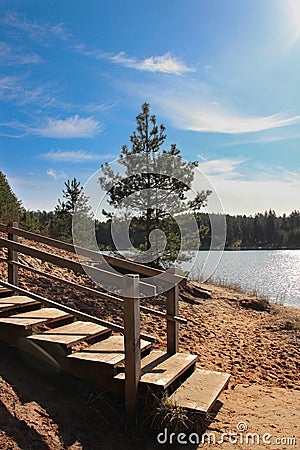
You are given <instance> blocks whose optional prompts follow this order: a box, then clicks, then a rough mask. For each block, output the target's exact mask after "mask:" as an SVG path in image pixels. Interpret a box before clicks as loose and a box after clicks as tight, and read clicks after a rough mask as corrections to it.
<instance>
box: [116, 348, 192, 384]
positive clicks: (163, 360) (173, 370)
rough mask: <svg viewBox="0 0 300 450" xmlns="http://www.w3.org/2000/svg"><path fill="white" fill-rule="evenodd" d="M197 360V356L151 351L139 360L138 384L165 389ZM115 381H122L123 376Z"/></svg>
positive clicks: (119, 376)
mask: <svg viewBox="0 0 300 450" xmlns="http://www.w3.org/2000/svg"><path fill="white" fill-rule="evenodd" d="M197 360H198V356H197V355H191V354H186V353H176V354H175V355H169V354H168V353H165V352H161V351H152V352H151V353H150V354H149V355H147V356H145V358H143V359H142V360H141V363H142V367H141V379H140V383H143V384H146V385H148V386H158V387H160V388H162V389H167V387H168V386H170V384H172V383H173V381H175V380H176V379H177V378H178V377H180V375H182V374H183V373H184V372H185V371H186V370H188V369H189V368H190V367H191V366H192V365H193V364H195V363H196V362H197ZM115 379H117V380H124V379H125V374H124V373H120V374H118V375H116V376H115Z"/></svg>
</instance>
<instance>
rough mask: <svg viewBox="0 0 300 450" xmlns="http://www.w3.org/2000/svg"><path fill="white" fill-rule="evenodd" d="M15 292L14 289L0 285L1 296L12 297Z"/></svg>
mask: <svg viewBox="0 0 300 450" xmlns="http://www.w3.org/2000/svg"><path fill="white" fill-rule="evenodd" d="M13 293H14V292H13V290H12V289H8V288H4V287H0V298H3V297H10V296H11V295H13Z"/></svg>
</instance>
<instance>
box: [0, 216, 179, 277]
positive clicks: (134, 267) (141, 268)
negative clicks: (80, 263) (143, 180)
mask: <svg viewBox="0 0 300 450" xmlns="http://www.w3.org/2000/svg"><path fill="white" fill-rule="evenodd" d="M0 231H3V232H7V233H12V234H15V235H17V236H20V237H23V238H25V239H28V240H32V241H35V242H40V243H42V244H46V245H49V246H51V247H55V248H58V249H60V250H65V251H67V252H70V253H76V248H77V249H78V252H79V253H80V255H85V256H87V257H89V256H90V257H91V259H93V260H96V259H97V256H98V258H99V254H98V253H97V252H95V251H93V250H89V249H85V248H83V247H77V246H76V248H75V247H74V245H73V244H69V243H67V242H63V241H59V240H57V239H53V238H49V237H47V236H43V235H41V234H37V233H32V232H31V231H25V230H22V229H21V228H18V227H12V226H11V225H4V224H1V223H0ZM101 257H102V258H104V259H105V261H106V262H107V263H108V264H109V265H110V266H112V267H115V268H117V269H121V270H124V271H126V273H128V272H133V273H137V274H139V275H143V276H145V277H155V276H158V275H160V277H161V279H162V280H165V281H171V282H175V283H176V284H181V285H183V284H185V283H186V279H185V278H183V277H180V276H178V275H171V274H168V273H166V272H164V271H163V270H160V269H155V268H153V267H149V266H145V265H143V264H139V263H135V262H133V261H128V260H126V259H122V258H116V257H114V256H109V255H104V254H103V253H101Z"/></svg>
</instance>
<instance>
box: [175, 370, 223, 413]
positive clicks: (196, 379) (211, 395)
mask: <svg viewBox="0 0 300 450" xmlns="http://www.w3.org/2000/svg"><path fill="white" fill-rule="evenodd" d="M229 379H230V375H229V374H228V373H223V372H212V371H210V370H202V369H196V370H195V371H194V372H193V373H192V375H191V376H190V377H189V378H188V379H187V380H185V382H184V383H183V384H182V385H181V386H180V387H179V388H178V389H177V390H176V391H175V392H174V393H173V394H172V395H171V396H170V401H171V402H172V403H174V404H176V405H180V406H181V407H183V408H184V409H187V410H190V411H193V412H197V413H200V414H207V413H208V412H209V411H210V410H211V409H212V407H213V406H214V404H215V402H216V401H217V399H218V397H219V395H220V394H221V392H222V391H223V389H225V388H226V387H227V385H228V382H229Z"/></svg>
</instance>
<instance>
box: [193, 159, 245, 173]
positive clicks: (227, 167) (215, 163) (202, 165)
mask: <svg viewBox="0 0 300 450" xmlns="http://www.w3.org/2000/svg"><path fill="white" fill-rule="evenodd" d="M198 157H199V158H200V159H202V161H201V162H199V166H198V167H199V169H200V170H202V172H203V173H204V174H205V175H207V176H212V175H218V176H220V177H221V176H222V177H226V178H233V177H236V176H240V175H241V174H240V173H239V172H238V170H237V168H238V167H237V166H239V165H240V164H242V163H244V162H245V161H246V160H245V159H241V160H234V159H230V158H224V159H214V160H206V161H203V157H202V156H201V155H198Z"/></svg>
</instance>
